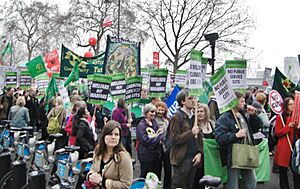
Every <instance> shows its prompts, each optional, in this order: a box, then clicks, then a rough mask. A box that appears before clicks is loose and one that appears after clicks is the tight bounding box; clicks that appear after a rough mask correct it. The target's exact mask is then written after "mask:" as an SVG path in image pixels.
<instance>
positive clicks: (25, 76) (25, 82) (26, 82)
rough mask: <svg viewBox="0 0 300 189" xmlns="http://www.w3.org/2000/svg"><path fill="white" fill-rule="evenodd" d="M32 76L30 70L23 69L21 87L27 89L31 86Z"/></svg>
mask: <svg viewBox="0 0 300 189" xmlns="http://www.w3.org/2000/svg"><path fill="white" fill-rule="evenodd" d="M31 84H32V77H31V74H30V73H29V72H28V71H21V73H20V80H19V86H20V88H21V89H23V90H25V89H28V88H30V87H31Z"/></svg>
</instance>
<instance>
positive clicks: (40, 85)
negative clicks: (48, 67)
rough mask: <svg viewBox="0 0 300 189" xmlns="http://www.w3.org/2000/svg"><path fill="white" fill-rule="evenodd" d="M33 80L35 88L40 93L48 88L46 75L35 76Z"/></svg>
mask: <svg viewBox="0 0 300 189" xmlns="http://www.w3.org/2000/svg"><path fill="white" fill-rule="evenodd" d="M35 79H36V88H37V89H38V90H39V91H40V92H45V91H46V89H47V87H48V83H49V77H48V76H47V75H43V74H42V75H39V76H37V77H36V78H35Z"/></svg>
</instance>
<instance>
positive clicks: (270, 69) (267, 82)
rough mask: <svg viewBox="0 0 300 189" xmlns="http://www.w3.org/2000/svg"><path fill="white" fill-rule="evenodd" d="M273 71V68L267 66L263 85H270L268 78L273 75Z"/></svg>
mask: <svg viewBox="0 0 300 189" xmlns="http://www.w3.org/2000/svg"><path fill="white" fill-rule="evenodd" d="M271 72H272V68H265V72H264V78H263V82H262V85H263V86H265V87H267V86H269V85H270V83H269V82H270V81H269V80H268V79H269V78H270V76H271Z"/></svg>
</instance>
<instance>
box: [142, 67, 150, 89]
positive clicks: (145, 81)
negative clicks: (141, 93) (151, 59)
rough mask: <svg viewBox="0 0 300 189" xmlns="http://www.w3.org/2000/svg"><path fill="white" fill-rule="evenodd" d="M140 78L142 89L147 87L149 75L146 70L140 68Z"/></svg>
mask: <svg viewBox="0 0 300 189" xmlns="http://www.w3.org/2000/svg"><path fill="white" fill-rule="evenodd" d="M141 76H142V77H143V87H145V88H148V87H149V81H150V74H149V69H148V68H141Z"/></svg>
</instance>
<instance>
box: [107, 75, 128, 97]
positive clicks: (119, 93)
mask: <svg viewBox="0 0 300 189" xmlns="http://www.w3.org/2000/svg"><path fill="white" fill-rule="evenodd" d="M110 76H111V77H112V82H111V96H112V98H113V100H118V99H120V98H124V97H125V93H126V80H125V74H124V73H117V74H112V75H110Z"/></svg>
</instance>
